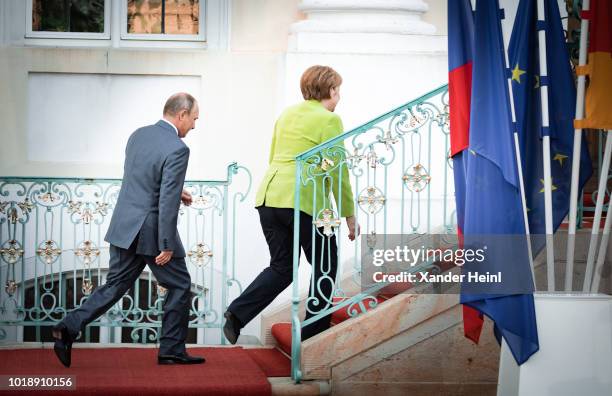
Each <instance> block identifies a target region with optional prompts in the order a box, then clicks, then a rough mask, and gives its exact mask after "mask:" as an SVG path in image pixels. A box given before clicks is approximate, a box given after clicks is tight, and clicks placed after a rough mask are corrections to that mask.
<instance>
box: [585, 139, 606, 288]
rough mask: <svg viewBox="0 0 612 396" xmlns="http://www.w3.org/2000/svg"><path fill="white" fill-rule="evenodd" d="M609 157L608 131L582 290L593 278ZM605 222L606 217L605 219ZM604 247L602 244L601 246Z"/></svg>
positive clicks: (589, 284) (589, 285)
mask: <svg viewBox="0 0 612 396" xmlns="http://www.w3.org/2000/svg"><path fill="white" fill-rule="evenodd" d="M610 157H612V135H610V134H609V133H608V135H607V137H606V148H605V150H604V157H603V163H602V164H601V172H600V175H599V189H598V190H597V204H596V205H595V218H594V219H593V229H592V230H591V241H590V243H589V255H588V256H587V266H586V271H585V273H584V283H583V284H582V291H583V292H588V291H590V290H591V282H592V278H593V266H594V264H595V252H596V251H597V245H598V239H599V226H600V224H601V212H603V204H604V198H605V196H606V185H607V182H608V172H609V171H610ZM608 217H610V214H608ZM606 223H607V219H606ZM601 247H602V248H604V246H601Z"/></svg>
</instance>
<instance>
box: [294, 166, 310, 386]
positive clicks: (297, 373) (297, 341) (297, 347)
mask: <svg viewBox="0 0 612 396" xmlns="http://www.w3.org/2000/svg"><path fill="white" fill-rule="evenodd" d="M301 175H302V161H301V160H300V159H296V160H295V197H294V205H293V293H292V295H291V377H292V378H293V380H294V381H295V382H296V383H299V382H300V380H301V379H302V371H301V367H300V352H301V343H302V326H301V324H300V318H299V314H300V289H299V284H298V283H299V282H298V265H299V263H300V186H301ZM313 265H314V263H313Z"/></svg>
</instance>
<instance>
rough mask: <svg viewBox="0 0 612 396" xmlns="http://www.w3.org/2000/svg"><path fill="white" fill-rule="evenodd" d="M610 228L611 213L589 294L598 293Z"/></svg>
mask: <svg viewBox="0 0 612 396" xmlns="http://www.w3.org/2000/svg"><path fill="white" fill-rule="evenodd" d="M608 140H611V141H612V131H611V130H609V131H608V137H607V139H606V143H607V141H608ZM602 175H604V174H602ZM603 177H605V178H607V177H608V174H607V173H605V176H603ZM608 208H610V205H608ZM608 212H609V210H608ZM610 227H612V213H608V215H607V216H606V224H605V225H604V230H603V234H602V236H601V245H600V246H599V255H598V256H597V266H596V267H595V277H594V278H593V285H592V286H591V292H593V293H597V292H599V282H600V281H601V272H602V271H603V265H604V261H605V259H606V253H607V251H608V243H609V242H610ZM598 228H599V227H598Z"/></svg>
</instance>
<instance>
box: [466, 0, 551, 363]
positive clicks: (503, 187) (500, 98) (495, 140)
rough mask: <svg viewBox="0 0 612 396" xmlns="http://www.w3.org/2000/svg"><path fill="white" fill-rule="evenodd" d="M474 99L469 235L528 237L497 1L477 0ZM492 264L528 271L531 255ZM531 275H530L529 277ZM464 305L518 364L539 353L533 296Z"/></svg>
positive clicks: (484, 297)
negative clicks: (489, 323) (491, 326)
mask: <svg viewBox="0 0 612 396" xmlns="http://www.w3.org/2000/svg"><path fill="white" fill-rule="evenodd" d="M474 35H475V37H478V40H475V42H474V56H473V73H472V76H473V78H472V100H471V112H470V133H469V164H468V168H467V184H466V199H465V203H466V204H465V219H464V234H465V238H466V244H467V243H468V238H469V237H470V235H500V234H501V235H510V234H515V235H516V234H518V235H521V234H525V226H524V217H523V211H522V204H521V196H520V190H519V179H518V168H517V163H516V157H515V151H514V140H513V131H512V122H511V118H510V100H509V94H508V85H507V80H506V76H507V75H506V67H505V60H504V52H503V51H504V46H503V40H502V34H501V23H500V11H499V5H498V1H497V0H494V1H491V0H478V1H477V2H476V11H475V14H474ZM487 265H490V266H496V267H498V268H501V267H505V268H511V271H528V278H529V279H531V278H530V267H529V259H528V255H527V251H526V249H525V251H521V252H515V253H514V254H513V255H512V258H510V257H503V256H500V255H497V256H494V257H490V258H489V261H488V262H487ZM526 274H527V273H526ZM461 303H462V304H464V305H467V306H470V307H472V308H474V309H476V310H478V311H479V312H481V313H482V314H484V315H486V316H488V317H489V318H491V319H492V320H493V321H494V322H495V329H496V334H497V335H499V336H501V337H503V338H504V339H505V340H506V342H507V344H508V346H509V347H510V350H511V351H512V354H513V356H514V358H515V360H516V361H517V363H518V364H522V363H523V362H525V361H526V360H527V359H528V358H529V357H530V356H531V355H532V354H534V353H535V352H536V351H537V350H538V349H539V343H538V334H537V327H536V317H535V309H534V302H533V295H532V294H476V293H471V294H467V293H465V291H464V289H462V295H461Z"/></svg>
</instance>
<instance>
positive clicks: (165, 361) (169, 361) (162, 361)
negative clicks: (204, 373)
mask: <svg viewBox="0 0 612 396" xmlns="http://www.w3.org/2000/svg"><path fill="white" fill-rule="evenodd" d="M204 362H206V360H193V361H180V360H174V359H157V364H160V365H162V366H163V365H171V364H202V363H204Z"/></svg>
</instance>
